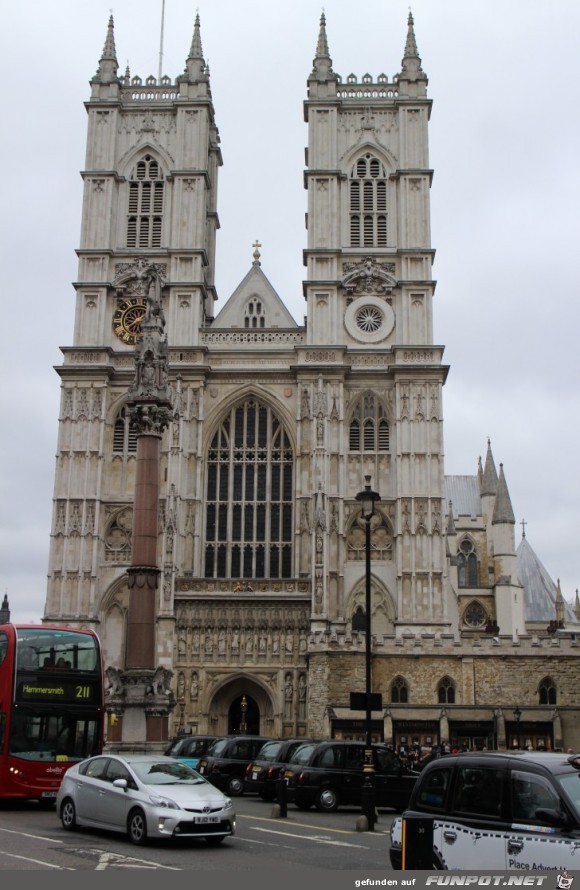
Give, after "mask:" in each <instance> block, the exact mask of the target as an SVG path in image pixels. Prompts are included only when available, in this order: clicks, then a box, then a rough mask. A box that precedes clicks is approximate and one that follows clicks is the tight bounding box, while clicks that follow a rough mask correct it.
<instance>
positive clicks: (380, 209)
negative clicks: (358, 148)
mask: <svg viewBox="0 0 580 890" xmlns="http://www.w3.org/2000/svg"><path fill="white" fill-rule="evenodd" d="M349 207H350V245H351V247H386V246H387V173H386V170H385V167H384V165H383V164H382V163H381V161H379V159H378V158H376V157H374V155H372V154H371V153H370V152H368V153H367V154H366V155H365V156H364V157H362V158H359V159H358V161H357V162H356V164H355V165H354V167H353V168H352V170H351V174H350V180H349Z"/></svg>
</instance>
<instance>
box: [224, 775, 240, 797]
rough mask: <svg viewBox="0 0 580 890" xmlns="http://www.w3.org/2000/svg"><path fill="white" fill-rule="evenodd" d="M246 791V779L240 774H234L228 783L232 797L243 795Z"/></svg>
mask: <svg viewBox="0 0 580 890" xmlns="http://www.w3.org/2000/svg"><path fill="white" fill-rule="evenodd" d="M243 793H244V780H243V779H240V777H239V776H233V778H231V779H230V781H229V783H228V794H231V795H232V797H241V796H242V794H243Z"/></svg>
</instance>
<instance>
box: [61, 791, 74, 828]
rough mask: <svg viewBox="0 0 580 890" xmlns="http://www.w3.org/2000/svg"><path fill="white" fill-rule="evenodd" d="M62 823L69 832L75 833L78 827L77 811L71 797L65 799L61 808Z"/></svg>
mask: <svg viewBox="0 0 580 890" xmlns="http://www.w3.org/2000/svg"><path fill="white" fill-rule="evenodd" d="M60 821H61V822H62V827H63V828H65V829H66V830H67V831H74V830H75V828H76V827H77V811H76V810H75V805H74V803H73V802H72V800H71V799H70V797H65V799H64V800H63V802H62V805H61V808H60Z"/></svg>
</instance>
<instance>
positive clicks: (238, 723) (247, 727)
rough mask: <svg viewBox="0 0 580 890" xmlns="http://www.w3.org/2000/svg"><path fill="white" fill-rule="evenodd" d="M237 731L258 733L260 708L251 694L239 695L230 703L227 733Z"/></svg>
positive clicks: (231, 733)
mask: <svg viewBox="0 0 580 890" xmlns="http://www.w3.org/2000/svg"><path fill="white" fill-rule="evenodd" d="M238 732H241V733H245V734H246V735H260V709H259V707H258V705H257V703H256V701H255V700H254V699H253V698H252V697H251V695H250V696H248V695H239V696H238V697H237V698H236V699H234V701H233V702H232V703H231V705H230V710H229V712H228V734H229V735H233V734H234V733H238Z"/></svg>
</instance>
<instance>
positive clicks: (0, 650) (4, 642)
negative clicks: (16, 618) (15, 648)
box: [0, 631, 8, 664]
mask: <svg viewBox="0 0 580 890" xmlns="http://www.w3.org/2000/svg"><path fill="white" fill-rule="evenodd" d="M7 652H8V637H7V635H6V634H5V633H4V631H0V664H2V662H3V661H4V659H5V658H6V653H7Z"/></svg>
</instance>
